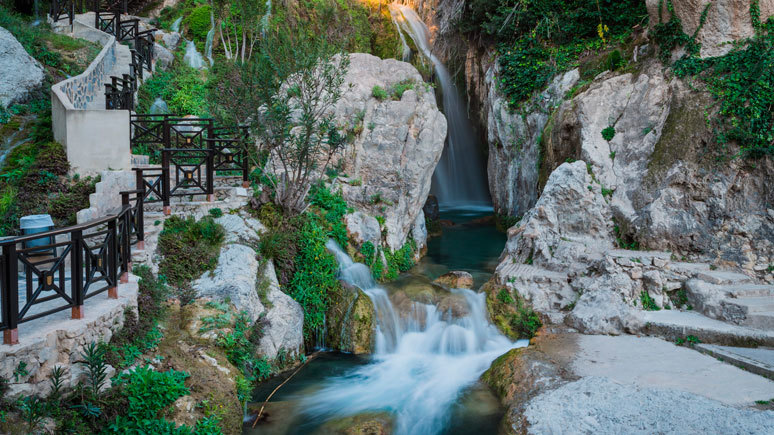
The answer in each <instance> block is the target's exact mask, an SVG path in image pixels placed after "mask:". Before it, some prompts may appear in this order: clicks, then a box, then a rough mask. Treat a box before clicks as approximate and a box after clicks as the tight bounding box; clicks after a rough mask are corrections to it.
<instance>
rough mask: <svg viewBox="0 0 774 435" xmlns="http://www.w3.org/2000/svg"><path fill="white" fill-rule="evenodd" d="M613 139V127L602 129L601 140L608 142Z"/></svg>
mask: <svg viewBox="0 0 774 435" xmlns="http://www.w3.org/2000/svg"><path fill="white" fill-rule="evenodd" d="M614 137H615V127H613V126H612V125H611V126H608V127H605V128H604V129H602V138H603V139H605V140H606V141H608V142H610V141H611V140H613V138H614Z"/></svg>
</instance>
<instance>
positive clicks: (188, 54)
mask: <svg viewBox="0 0 774 435" xmlns="http://www.w3.org/2000/svg"><path fill="white" fill-rule="evenodd" d="M183 61H184V62H185V63H187V64H188V66H190V67H191V68H196V69H202V68H207V66H206V65H205V64H204V58H203V57H202V54H201V53H199V52H198V51H197V50H196V44H195V43H194V42H193V41H188V40H186V41H185V55H184V56H183Z"/></svg>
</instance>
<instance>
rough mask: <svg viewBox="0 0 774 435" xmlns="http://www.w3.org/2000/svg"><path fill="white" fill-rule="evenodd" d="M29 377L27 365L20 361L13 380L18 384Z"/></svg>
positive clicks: (14, 371)
mask: <svg viewBox="0 0 774 435" xmlns="http://www.w3.org/2000/svg"><path fill="white" fill-rule="evenodd" d="M29 375H30V372H29V370H27V363H26V362H24V361H19V364H18V365H17V366H16V368H15V369H14V370H13V379H14V380H15V381H16V382H17V383H18V382H19V381H21V380H22V379H24V378H26V377H27V376H29Z"/></svg>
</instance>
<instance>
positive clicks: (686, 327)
mask: <svg viewBox="0 0 774 435" xmlns="http://www.w3.org/2000/svg"><path fill="white" fill-rule="evenodd" d="M766 314H768V313H766ZM641 316H642V321H643V327H642V329H641V331H642V332H643V333H645V334H648V335H653V336H659V337H664V338H665V339H667V340H670V341H675V340H677V339H678V338H681V339H685V337H687V336H689V335H693V336H695V337H697V338H699V340H701V342H702V343H710V344H721V345H726V346H742V347H754V346H774V330H772V329H763V328H753V327H750V326H742V325H734V324H730V323H726V322H722V321H720V320H715V319H710V318H709V317H706V316H703V315H702V314H699V313H697V312H694V311H679V310H661V311H643V312H641Z"/></svg>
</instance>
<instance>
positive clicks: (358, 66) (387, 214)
mask: <svg viewBox="0 0 774 435" xmlns="http://www.w3.org/2000/svg"><path fill="white" fill-rule="evenodd" d="M400 82H404V83H407V82H411V83H413V85H412V88H411V89H408V90H406V91H405V92H404V93H403V94H402V95H401V97H400V99H398V98H397V96H396V95H395V94H393V96H392V97H391V98H387V99H385V100H383V101H380V100H378V99H376V98H375V97H374V96H373V95H372V94H373V88H374V86H380V87H382V88H383V89H385V90H387V91H388V93H389V92H390V91H391V90H392V88H393V86H394V85H396V84H397V83H400ZM344 87H345V91H344V92H343V95H342V98H341V100H340V101H339V102H338V104H337V106H336V108H335V115H336V119H337V122H338V123H339V124H340V125H344V126H349V128H352V129H353V131H357V130H359V129H362V131H361V132H360V133H359V134H358V135H357V136H356V138H355V140H354V142H353V143H351V144H349V145H348V146H347V147H346V149H345V150H344V153H343V159H342V161H343V164H344V172H346V173H347V174H348V175H349V176H350V178H351V179H359V180H360V183H351V184H345V185H344V186H343V188H342V190H343V194H344V198H345V199H346V200H347V202H348V203H349V204H350V205H353V206H354V207H355V208H356V209H358V210H360V211H362V212H364V213H367V214H369V215H372V216H377V215H381V216H384V218H385V227H386V230H387V235H386V244H387V246H389V247H390V248H391V249H393V250H397V249H399V248H400V247H401V246H402V245H403V244H404V243H405V242H406V238H407V237H408V235H409V232H410V231H411V229H412V227H413V226H414V222H415V220H416V218H417V216H418V215H419V213H420V212H421V210H422V206H423V205H424V204H425V200H426V199H427V195H428V193H429V192H430V182H431V177H432V174H433V171H434V169H435V166H436V165H437V163H438V160H439V159H440V157H441V152H442V151H443V146H444V140H445V138H446V119H445V118H444V116H443V114H441V112H440V111H439V110H438V107H437V106H436V102H435V94H434V91H433V89H432V88H431V87H429V86H427V85H425V84H424V82H423V81H422V77H421V76H420V74H419V72H418V71H417V70H416V68H414V67H413V66H411V65H410V64H408V63H405V62H399V61H396V60H394V59H385V60H382V59H379V58H378V57H375V56H372V55H370V54H362V53H354V54H351V55H350V66H349V70H348V71H347V76H346V79H345V83H344ZM352 184H358V185H352ZM375 198H376V199H375ZM377 199H378V200H377Z"/></svg>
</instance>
